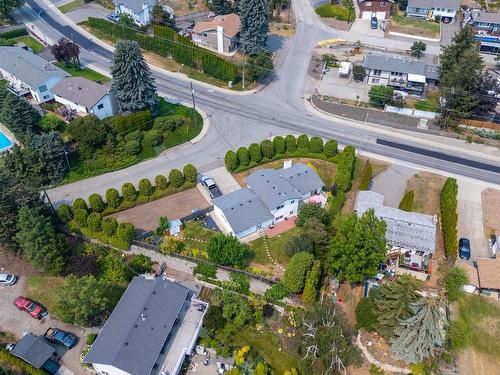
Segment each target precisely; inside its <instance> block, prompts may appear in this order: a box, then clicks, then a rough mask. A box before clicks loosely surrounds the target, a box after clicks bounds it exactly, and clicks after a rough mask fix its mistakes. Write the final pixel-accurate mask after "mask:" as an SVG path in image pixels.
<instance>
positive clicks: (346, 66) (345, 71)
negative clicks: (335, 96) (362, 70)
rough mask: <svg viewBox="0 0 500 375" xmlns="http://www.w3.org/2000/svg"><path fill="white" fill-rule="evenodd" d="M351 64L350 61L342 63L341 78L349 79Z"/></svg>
mask: <svg viewBox="0 0 500 375" xmlns="http://www.w3.org/2000/svg"><path fill="white" fill-rule="evenodd" d="M351 65H352V64H351V63H350V62H348V61H342V62H341V63H340V68H339V74H340V76H341V77H349V73H350V72H351Z"/></svg>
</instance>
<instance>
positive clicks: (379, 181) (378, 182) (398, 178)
mask: <svg viewBox="0 0 500 375" xmlns="http://www.w3.org/2000/svg"><path fill="white" fill-rule="evenodd" d="M415 173H417V171H416V170H415V169H411V168H407V167H403V166H401V165H396V164H393V165H391V166H390V167H389V168H387V170H385V171H384V172H382V173H379V174H378V175H376V176H375V178H374V179H373V182H372V186H371V189H370V190H373V191H375V192H377V193H379V194H383V195H384V205H386V206H389V207H398V206H399V202H400V201H401V198H403V195H404V192H405V190H406V183H407V181H408V179H409V178H410V177H413V175H415Z"/></svg>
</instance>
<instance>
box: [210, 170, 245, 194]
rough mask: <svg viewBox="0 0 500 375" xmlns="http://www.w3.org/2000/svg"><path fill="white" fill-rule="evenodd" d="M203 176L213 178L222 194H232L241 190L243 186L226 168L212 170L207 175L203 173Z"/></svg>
mask: <svg viewBox="0 0 500 375" xmlns="http://www.w3.org/2000/svg"><path fill="white" fill-rule="evenodd" d="M203 175H204V176H210V177H212V178H213V179H214V181H215V183H216V184H217V186H218V187H219V189H220V191H221V193H222V194H227V193H231V192H233V191H235V190H240V189H241V186H240V185H239V184H238V182H237V181H236V180H235V179H234V177H233V175H232V174H231V173H229V172H228V171H227V169H226V168H225V167H220V168H216V169H212V170H210V171H208V172H206V173H203Z"/></svg>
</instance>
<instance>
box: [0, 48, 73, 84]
mask: <svg viewBox="0 0 500 375" xmlns="http://www.w3.org/2000/svg"><path fill="white" fill-rule="evenodd" d="M0 68H1V69H3V70H5V71H7V72H9V73H10V74H12V75H14V76H16V77H17V78H18V79H20V80H21V81H23V82H24V83H26V84H27V85H29V86H30V87H32V88H34V89H37V88H38V87H39V86H41V85H42V84H44V83H45V82H46V81H47V80H48V79H50V78H54V77H59V78H64V77H69V74H68V73H66V72H65V71H64V70H62V69H59V68H58V67H57V66H55V65H54V64H51V63H49V62H47V61H46V60H44V59H42V58H41V57H40V56H37V55H35V54H34V53H32V52H29V51H26V50H25V49H22V48H21V47H0Z"/></svg>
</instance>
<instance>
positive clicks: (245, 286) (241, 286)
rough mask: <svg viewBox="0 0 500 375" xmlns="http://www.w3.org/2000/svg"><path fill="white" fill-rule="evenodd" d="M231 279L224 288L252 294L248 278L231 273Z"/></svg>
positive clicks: (237, 273)
mask: <svg viewBox="0 0 500 375" xmlns="http://www.w3.org/2000/svg"><path fill="white" fill-rule="evenodd" d="M229 277H230V279H229V281H227V282H225V283H224V286H226V287H228V288H229V289H231V290H234V291H235V292H238V293H241V294H245V295H248V294H250V280H249V278H248V277H247V276H245V275H243V274H241V273H239V272H231V275H230V276H229Z"/></svg>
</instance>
